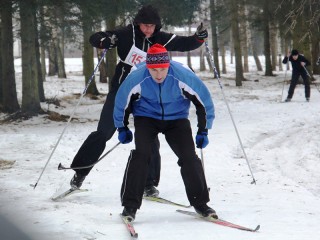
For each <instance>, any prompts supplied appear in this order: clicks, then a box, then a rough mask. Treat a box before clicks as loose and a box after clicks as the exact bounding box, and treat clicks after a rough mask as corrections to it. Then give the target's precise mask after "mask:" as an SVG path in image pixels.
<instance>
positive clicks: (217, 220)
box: [177, 210, 260, 232]
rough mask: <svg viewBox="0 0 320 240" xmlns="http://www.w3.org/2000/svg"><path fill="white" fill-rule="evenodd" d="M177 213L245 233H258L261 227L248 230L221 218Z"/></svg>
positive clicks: (186, 212) (191, 213)
mask: <svg viewBox="0 0 320 240" xmlns="http://www.w3.org/2000/svg"><path fill="white" fill-rule="evenodd" d="M177 212H179V213H183V214H186V215H189V216H193V217H196V218H198V219H202V220H205V221H208V222H212V223H215V224H219V225H222V226H225V227H231V228H236V229H239V230H243V231H249V232H256V231H258V230H259V229H260V225H258V226H256V228H248V227H244V226H240V225H238V224H234V223H231V222H228V221H225V220H222V219H220V218H218V219H216V218H213V217H203V216H201V215H199V214H198V213H195V212H190V211H184V210H177Z"/></svg>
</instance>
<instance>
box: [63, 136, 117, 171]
mask: <svg viewBox="0 0 320 240" xmlns="http://www.w3.org/2000/svg"><path fill="white" fill-rule="evenodd" d="M120 143H121V142H118V143H117V144H116V145H115V146H113V147H112V148H111V149H110V150H109V151H107V152H106V153H105V154H103V155H102V156H101V157H100V158H99V159H98V160H97V161H95V162H94V163H92V164H90V165H87V166H82V167H64V166H63V165H62V164H61V163H59V166H58V170H67V169H73V170H75V169H85V168H90V167H93V166H94V165H96V164H97V163H98V162H100V161H101V160H102V159H103V158H104V157H105V156H107V155H108V154H109V153H111V152H112V151H113V150H114V149H115V148H116V147H118V146H119V145H120Z"/></svg>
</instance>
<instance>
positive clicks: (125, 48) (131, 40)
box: [70, 5, 208, 196]
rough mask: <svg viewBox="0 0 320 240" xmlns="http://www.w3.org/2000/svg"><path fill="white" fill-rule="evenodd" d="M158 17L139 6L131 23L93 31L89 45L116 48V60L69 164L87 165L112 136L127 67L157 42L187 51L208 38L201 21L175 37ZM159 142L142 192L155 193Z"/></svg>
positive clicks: (78, 181)
mask: <svg viewBox="0 0 320 240" xmlns="http://www.w3.org/2000/svg"><path fill="white" fill-rule="evenodd" d="M161 27H162V25H161V19H160V16H159V14H158V11H157V10H156V9H155V8H153V7H152V6H150V5H147V6H144V7H142V8H141V9H140V10H139V11H138V13H137V15H136V16H135V18H134V20H133V23H132V24H129V25H127V26H125V27H119V28H116V29H114V30H108V31H106V32H96V33H94V34H93V35H92V36H91V37H90V39H89V41H90V43H91V45H92V46H93V47H96V48H100V49H113V48H116V49H117V54H118V57H119V59H120V61H119V62H118V64H117V66H116V69H115V74H114V76H113V77H112V79H111V88H110V89H109V93H108V96H107V99H106V102H105V103H104V106H103V109H102V112H101V115H100V120H99V124H98V128H97V130H96V131H94V132H92V133H91V134H90V135H89V136H88V137H87V139H86V140H85V141H84V143H83V144H82V146H81V148H80V149H79V150H78V152H77V154H76V156H75V157H74V159H73V162H72V164H71V167H82V166H86V165H90V164H92V163H94V162H96V161H97V160H98V158H99V157H100V155H101V154H102V153H103V151H104V149H105V146H106V142H107V141H108V140H109V139H110V138H111V137H112V136H113V134H114V133H115V131H116V128H115V126H114V123H113V108H114V99H115V96H116V93H117V91H118V88H119V86H120V84H122V82H123V81H124V80H125V78H126V77H127V75H128V74H129V73H130V70H131V68H132V67H133V66H135V65H136V64H139V63H141V62H144V61H145V58H146V55H147V50H148V49H149V48H150V47H151V46H152V45H154V44H155V43H159V44H162V45H165V46H166V48H167V49H168V51H180V52H184V51H191V50H194V49H196V48H198V47H200V46H201V45H202V44H203V42H204V40H205V39H206V38H207V37H208V32H207V30H206V29H205V28H204V27H203V25H202V24H201V25H200V26H199V27H198V28H197V31H196V33H195V34H193V35H191V36H177V35H175V34H172V33H167V32H163V31H161ZM159 147H160V143H159V140H158V138H157V139H155V141H154V142H153V143H152V158H151V161H150V165H149V166H150V168H149V171H148V173H149V175H148V178H147V182H146V185H145V195H148V196H157V195H158V194H159V191H158V190H157V189H156V188H155V187H156V186H158V184H159V180H160V166H161V165H160V162H161V161H160V154H159ZM91 169H92V167H91V168H86V169H77V170H75V172H76V173H75V175H74V176H73V178H72V179H71V182H70V185H71V187H72V188H80V187H81V185H82V182H83V181H84V179H85V177H86V176H87V175H88V174H89V172H90V170H91Z"/></svg>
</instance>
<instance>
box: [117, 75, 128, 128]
mask: <svg viewBox="0 0 320 240" xmlns="http://www.w3.org/2000/svg"><path fill="white" fill-rule="evenodd" d="M129 78H130V75H129V76H128V77H127V79H126V81H124V82H123V83H122V84H121V85H120V88H119V89H118V92H117V94H116V98H115V104H114V110H113V121H114V126H115V127H116V128H120V127H126V126H128V124H129V115H130V113H131V112H132V109H131V102H130V100H131V98H130V92H131V91H130V84H129V81H128V80H129Z"/></svg>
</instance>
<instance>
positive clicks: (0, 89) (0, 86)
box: [0, 10, 3, 111]
mask: <svg viewBox="0 0 320 240" xmlns="http://www.w3.org/2000/svg"><path fill="white" fill-rule="evenodd" d="M1 16H2V13H1V10H0V19H1ZM2 22H3V21H0V58H2V56H3V54H2V37H1V36H2ZM2 105H3V79H2V59H1V61H0V111H2V107H3V106H2Z"/></svg>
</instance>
